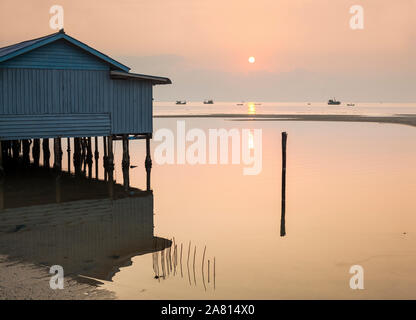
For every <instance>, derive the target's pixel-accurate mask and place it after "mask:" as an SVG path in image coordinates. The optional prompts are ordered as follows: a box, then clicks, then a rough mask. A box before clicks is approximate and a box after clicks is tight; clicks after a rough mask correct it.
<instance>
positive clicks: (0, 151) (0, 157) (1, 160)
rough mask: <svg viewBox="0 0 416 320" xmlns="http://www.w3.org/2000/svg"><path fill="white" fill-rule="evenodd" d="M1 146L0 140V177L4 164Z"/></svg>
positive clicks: (2, 173) (0, 176)
mask: <svg viewBox="0 0 416 320" xmlns="http://www.w3.org/2000/svg"><path fill="white" fill-rule="evenodd" d="M3 147H4V146H3V143H2V142H1V140H0V179H1V178H2V176H3V175H4V167H3V166H4V164H3ZM0 183H1V182H0ZM0 201H1V200H0Z"/></svg>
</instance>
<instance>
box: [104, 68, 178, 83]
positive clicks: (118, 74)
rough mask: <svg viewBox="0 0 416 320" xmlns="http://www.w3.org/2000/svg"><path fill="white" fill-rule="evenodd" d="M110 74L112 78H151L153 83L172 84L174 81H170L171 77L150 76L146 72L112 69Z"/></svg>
mask: <svg viewBox="0 0 416 320" xmlns="http://www.w3.org/2000/svg"><path fill="white" fill-rule="evenodd" d="M110 75H111V78H112V79H132V80H150V81H151V82H152V83H153V84H171V83H172V81H170V79H169V78H164V77H157V76H150V75H146V74H138V73H130V72H128V73H127V72H120V71H111V72H110Z"/></svg>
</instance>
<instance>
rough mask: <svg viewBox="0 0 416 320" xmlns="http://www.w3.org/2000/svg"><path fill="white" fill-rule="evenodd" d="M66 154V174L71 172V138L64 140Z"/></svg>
mask: <svg viewBox="0 0 416 320" xmlns="http://www.w3.org/2000/svg"><path fill="white" fill-rule="evenodd" d="M66 153H67V155H68V173H70V172H71V138H69V137H68V138H66Z"/></svg>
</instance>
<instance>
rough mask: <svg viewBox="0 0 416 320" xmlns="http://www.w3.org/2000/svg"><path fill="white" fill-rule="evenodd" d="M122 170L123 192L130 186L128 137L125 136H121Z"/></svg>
mask: <svg viewBox="0 0 416 320" xmlns="http://www.w3.org/2000/svg"><path fill="white" fill-rule="evenodd" d="M121 166H122V169H123V184H124V191H128V190H129V186H130V177H129V169H130V155H129V136H128V135H127V134H124V135H123V160H122V165H121Z"/></svg>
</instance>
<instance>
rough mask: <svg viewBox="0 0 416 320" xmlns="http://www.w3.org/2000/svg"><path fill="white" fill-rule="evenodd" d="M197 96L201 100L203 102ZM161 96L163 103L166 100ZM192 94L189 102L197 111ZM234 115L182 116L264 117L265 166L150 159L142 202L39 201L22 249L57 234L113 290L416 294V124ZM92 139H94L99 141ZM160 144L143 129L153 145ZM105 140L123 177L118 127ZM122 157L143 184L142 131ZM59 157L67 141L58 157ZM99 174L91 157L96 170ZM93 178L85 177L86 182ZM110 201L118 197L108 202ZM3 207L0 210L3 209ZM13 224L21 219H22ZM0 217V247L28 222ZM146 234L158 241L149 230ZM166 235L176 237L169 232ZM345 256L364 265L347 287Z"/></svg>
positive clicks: (401, 108) (164, 124)
mask: <svg viewBox="0 0 416 320" xmlns="http://www.w3.org/2000/svg"><path fill="white" fill-rule="evenodd" d="M228 105H229V110H230V112H233V113H234V112H235V113H242V112H240V111H239V110H240V109H239V108H240V106H234V105H232V104H221V105H217V104H215V105H213V106H208V107H209V108H217V110H218V109H221V113H223V110H222V109H223V107H225V106H228ZM190 106H192V105H189V107H190ZM206 107H207V106H206V105H202V104H201V105H200V108H201V110H202V108H206ZM312 107H313V108H315V107H314V106H312ZM312 107H311V108H312ZM164 108H171V109H169V112H167V111H166V112H164V111H163V110H164ZM181 108H184V107H182V106H180V107H176V106H174V105H167V104H166V105H159V104H158V105H157V106H156V107H155V114H161V113H162V112H163V113H164V114H168V113H170V112H172V114H176V112H184V109H181ZM185 108H188V106H186V107H185ZM198 108H199V107H198ZM198 108H195V109H194V108H190V109H189V110H187V111H186V113H187V114H189V113H194V112H195V113H197V112H198V113H199V112H203V111H201V110H200V109H198ZM241 108H243V109H244V108H248V105H245V106H242V107H241ZM308 108H309V107H307V106H302V105H297V104H293V105H287V104H285V105H283V104H282V105H280V104H279V105H277V104H276V105H274V104H271V105H270V106H269V105H268V104H267V105H265V104H262V105H259V106H256V110H255V111H256V113H257V112H259V113H260V112H264V113H269V112H272V113H287V112H289V110H290V111H291V112H309V111H307V110H308ZM332 108H334V109H335V108H337V107H331V108H329V107H327V106H324V105H321V106H316V110H318V109H319V110H320V111H319V112H331V111H329V110H333V109H332ZM342 108H344V107H342ZM342 108H338V109H337V110H343V109H342ZM360 108H362V109H360V112H363V110H364V109H365V110H367V111H366V112H367V113H372V111H374V114H377V113H380V112H381V113H383V114H396V113H415V112H414V110H415V109H414V106H411V105H394V106H393V105H392V106H390V107H387V106H386V107H385V106H377V105H375V106H372V105H371V106H369V105H368V106H363V107H360ZM344 109H345V112H353V111H352V110H350V109H348V110H347V109H346V108H344ZM204 110H205V109H204ZM227 110H228V109H227ZM270 110H272V111H270ZM246 111H247V109H246ZM211 112H212V111H209V112H208V113H211ZM218 112H220V111H218ZM339 112H344V111H339ZM315 113H317V112H315ZM178 120H181V119H180V118H155V120H154V131H155V132H156V131H157V130H159V129H162V128H164V129H166V128H167V129H170V130H172V132H174V134H176V128H177V121H178ZM234 120H235V119H224V118H187V119H185V120H184V121H185V125H186V128H187V129H192V128H199V129H202V131H203V132H208V130H209V129H215V128H225V129H231V128H236V129H238V130H240V131H241V130H243V129H261V130H262V151H263V152H262V171H261V173H260V174H258V175H255V176H247V175H244V174H243V168H244V167H245V165H244V164H243V163H242V164H224V165H219V164H218V165H202V164H197V165H190V164H169V165H168V164H164V165H159V164H158V163H157V162H156V161H155V159H154V161H153V169H152V189H153V199H150V198H149V199H147V198H144V199H143V200H140V201H141V202H138V203H135V202H134V203H133V202H127V203H124V202H123V201H124V200H123V199H122V201H114V202H111V201H110V202H109V204H108V206H107V204H106V202H105V201H107V200H100V201H98V202H97V203H95V202H94V203H90V202H88V203H87V204H88V206H90V207H91V208H92V209H87V210H86V211H85V210H84V209H85V206H84V205H85V203H83V204H82V208H84V209H83V210H84V211H82V210H81V211H80V212H78V211H79V210H78V207H76V206H73V207H72V209H71V207H68V208H67V207H65V208H66V209H65V210H66V211H65V212H63V213H62V214H64V215H65V217H66V218H65V219H69V221H67V220H60V219H57V218H56V219H55V220H54V219H52V220H48V221H52V222H53V223H52V222H51V223H46V222H45V221H43V220H37V219H38V218H37V217H39V216H40V217H42V215H43V213H42V210H45V214H52V217H53V215H54V213H51V212H50V209H48V210H49V211H48V210H46V209H41V210H40V211H41V212H38V211H39V210H37V211H36V214H37V216H36V217H33V221H34V222H33V221H32V225H31V228H30V229H29V232H30V230H38V231H36V232H38V233H36V236H33V237H30V243H31V246H32V247H29V249H27V250H26V249H21V250H23V251H24V250H26V251H25V252H26V260H29V261H31V260H33V261H37V262H39V261H40V262H42V261H46V259H47V258H48V259H52V258H51V257H54V256H53V255H52V254H51V253H50V252H54V250H56V248H55V247H54V245H48V242H47V236H46V235H47V234H54V235H56V237H59V239H60V240H59V241H60V243H62V244H61V247H59V246H57V247H58V249H59V250H60V251H59V252H61V251H62V250H63V249H62V248H65V250H66V252H67V254H66V255H65V257H62V259H69V260H70V261H69V262H68V261H67V262H66V263H68V268H72V269H71V270H74V272H76V273H77V274H81V275H87V276H92V277H93V278H96V279H100V280H102V282H103V284H102V285H101V287H103V288H106V289H109V290H111V291H113V292H115V294H116V295H117V297H118V298H121V299H293V298H296V299H334V298H335V299H337V298H342V299H344V298H345V299H362V298H364V299H370V298H371V299H373V298H382V299H383V298H389V299H395V298H398V299H402V298H404V299H415V298H416V274H415V272H414V270H415V269H416V249H415V248H416V214H415V213H416V201H415V197H414V194H415V192H416V169H415V163H416V130H415V128H414V127H410V126H404V125H394V124H378V123H342V122H337V123H333V122H290V121H285V122H279V121H261V122H257V121H234ZM282 131H286V132H287V133H288V142H287V178H286V181H287V184H286V188H287V189H286V236H284V237H281V236H280V223H281V217H280V215H281V211H280V210H281V209H280V208H281V207H280V206H281V165H282V162H281V161H282V160H281V157H282V155H281V132H282ZM175 138H176V136H175ZM101 145H102V143H101V141H100V155H102V154H103V153H102V149H101ZM158 145H159V142H156V141H153V142H152V154H153V152H154V150H155V148H156V147H157V146H158ZM114 149H115V164H116V166H115V178H116V180H117V182H118V183H122V182H123V177H122V169H121V151H122V146H121V143H120V142H119V141H117V142H115V147H114ZM63 150H66V144H65V141H64V144H63ZM130 158H131V160H130V161H131V165H133V166H137V167H135V168H132V169H131V170H130V183H131V186H132V187H136V188H141V189H144V188H145V183H146V174H145V170H144V158H145V143H144V141H141V140H136V141H131V142H130ZM100 161H101V160H100ZM66 163H67V158H66V153H65V152H64V159H63V164H64V170H65V169H66ZM102 177H103V169H102V163H101V162H100V165H99V178H100V179H102ZM94 188H95V186H94V185H91V186H89V187H88V189H89V190H90V191H94V190H93V189H94ZM96 188H98V187H96ZM31 189H33V188H31ZM79 189H80V190H84V189H81V188H79ZM65 190H66V192H67V193H69V194H71V192H72V193H75V192H80V190H76V187H75V188H74V187H72V189H71V188H69V187H68V188H66V189H65ZM100 190H101V189H100ZM146 199H147V200H146ZM34 201H35V203H36V199H35V200H34ZM148 201H150V202H148ZM151 201H153V207H152V206H151ZM136 205H137V209H136V207H135V206H136ZM100 206H102V207H100ZM33 208H34V207H27V208H26V209H27V210H26V211H25V212H26V213H24V217H25V219H27V217H31V215H30V212H34V209H33ZM36 208H39V207H36ZM100 208H101V209H100ZM108 208H112V209H111V210H113V211H111V210H110V211H109V212H107V210H109V209H108ZM132 208H133V209H132ZM71 210H72V211H71ZM75 210H77V212H76V214H75ZM131 210H133V211H131ZM135 210H136V211H135ZM0 211H1V210H0ZM46 211H47V212H46ZM1 213H2V216H3V217H6V214H7V212H5V211H2V212H1ZM32 214H33V213H32ZM153 214H154V216H153ZM55 215H57V213H55ZM71 217H75V218H71ZM87 218H88V219H89V220H88V219H87ZM22 219H23V218H22ZM152 219H153V220H152ZM4 221H8V220H7V219H6V220H5V219H3V222H2V223H3V224H0V226H1V227H4V224H5V222H4ZM39 221H40V222H39ZM60 221H61V222H60ZM62 221H63V222H62ZM88 221H90V222H88ZM25 223H26V224H27V222H25ZM12 224H13V226H14V225H16V226H21V225H23V224H22V223H21V222H19V219H17V220H13V223H12ZM153 227H154V229H153ZM19 228H20V227H19ZM71 228H72V229H71ZM17 229H18V228H17V227H16V230H17ZM16 230H15V231H16ZM71 230H72V231H71ZM0 231H1V233H0V248H3V247H4V246H6V249H4V248H3V249H1V250H2V251H1V252H0V253H1V254H12V253H13V252H16V251H18V250H20V249H19V248H20V247H22V248H26V247H27V244H28V243H29V240H28V239H29V238H28V236H27V235H28V232H26V233H25V234H26V236H25V237H26V238H25V237H23V236H21V235H20V234H21V233H20V232H21V231H20V230H18V231H19V232H17V231H16V232H13V233H10V230H6V229H4V228H3V229H1V230H0ZM23 231H25V230H23ZM3 232H4V233H3ZM32 232H33V231H32ZM82 232H84V233H85V234H86V235H84V233H82ZM10 234H12V236H13V246H12V247H10V241H8V240H10V238H9V237H10ZM22 234H23V233H22ZM59 235H61V236H59ZM87 235H88V236H87ZM153 235H154V236H157V237H158V238H157V239H158V240H157V241H159V244H158V243H157V241H156V244H155V243H154V239H153V238H152V237H153ZM65 237H66V238H65ZM69 237H73V238H74V239H78V240H72V238H69ZM25 239H26V240H25ZM149 239H153V240H152V241H153V243H152V242H149ZM167 240H172V245H170V243H168V244H167V242H166V241H167ZM77 241H78V242H79V243H78V242H77ZM19 243H21V246H19ZM114 243H115V244H116V245H115V244H114ZM161 243H162V244H161ZM92 244H94V245H92ZM166 244H167V245H166ZM175 246H176V250H175ZM152 247H153V250H152ZM42 248H43V249H42ZM54 248H55V249H54ZM163 248H164V249H163ZM27 252H30V254H29V253H27ZM124 256H125V257H127V259H125V260H123V262H122V263H121V260H120V259H121V258H120V257H124ZM162 256H163V258H162ZM52 260H53V259H52ZM169 261H171V262H172V268H170V263H169ZM208 261H209V266H208ZM214 261H215V262H214ZM163 265H164V267H163ZM214 265H215V267H214ZM353 265H361V266H362V267H363V268H364V286H365V289H364V290H351V289H350V286H349V281H350V278H351V276H352V275H351V274H350V273H349V270H350V267H351V266H353ZM163 269H164V272H163ZM103 270H105V271H106V272H104V271H103ZM108 270H112V272H111V273H109V272H108ZM214 270H215V271H214ZM163 273H164V275H165V276H164V277H163V276H161V275H162V274H163ZM101 274H102V277H101V276H100V275H101ZM108 274H110V276H109V277H108ZM155 275H159V276H160V277H158V278H155ZM105 276H107V278H105Z"/></svg>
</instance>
